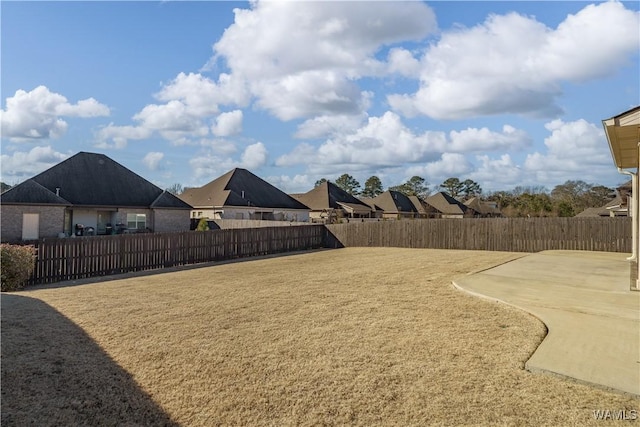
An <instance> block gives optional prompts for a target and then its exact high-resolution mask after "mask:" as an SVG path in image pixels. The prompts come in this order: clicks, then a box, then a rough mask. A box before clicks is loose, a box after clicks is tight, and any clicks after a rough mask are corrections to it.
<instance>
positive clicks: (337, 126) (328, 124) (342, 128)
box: [294, 114, 366, 139]
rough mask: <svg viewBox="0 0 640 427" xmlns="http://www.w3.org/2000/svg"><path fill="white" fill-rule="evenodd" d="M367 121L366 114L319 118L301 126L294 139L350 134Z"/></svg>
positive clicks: (307, 121)
mask: <svg viewBox="0 0 640 427" xmlns="http://www.w3.org/2000/svg"><path fill="white" fill-rule="evenodd" d="M365 119H366V114H358V115H324V116H317V117H314V118H313V119H309V120H306V121H305V122H303V123H302V124H300V125H299V126H298V130H297V131H296V133H295V134H294V137H295V138H300V139H315V138H322V137H327V136H330V135H338V134H341V133H350V132H353V131H354V130H356V129H358V127H360V125H361V124H362V122H363V120H365Z"/></svg>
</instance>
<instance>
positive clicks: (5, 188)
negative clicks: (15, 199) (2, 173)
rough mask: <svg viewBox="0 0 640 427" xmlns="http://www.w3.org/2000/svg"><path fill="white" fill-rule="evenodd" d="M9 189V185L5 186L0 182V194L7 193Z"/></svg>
mask: <svg viewBox="0 0 640 427" xmlns="http://www.w3.org/2000/svg"><path fill="white" fill-rule="evenodd" d="M10 188H11V186H10V185H9V184H5V183H4V182H0V193H4V192H5V191H7V190H8V189H10Z"/></svg>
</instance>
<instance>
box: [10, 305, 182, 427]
mask: <svg viewBox="0 0 640 427" xmlns="http://www.w3.org/2000/svg"><path fill="white" fill-rule="evenodd" d="M1 302H2V306H1V309H2V323H1V328H2V368H1V370H2V411H1V424H2V425H3V426H14V425H15V426H18V425H39V426H46V425H117V424H121V423H122V421H123V420H127V424H128V425H171V426H173V425H178V424H177V423H175V422H173V421H172V420H171V419H170V417H169V416H168V415H167V414H166V413H165V412H164V411H163V410H162V408H160V407H159V406H158V405H157V404H156V403H155V402H154V401H153V400H152V398H151V397H150V396H149V395H148V394H147V393H146V392H144V391H143V390H142V389H140V387H139V386H138V385H137V384H136V382H135V381H134V379H133V378H132V377H131V376H130V375H129V373H127V372H126V371H125V370H124V369H122V368H121V367H120V366H118V365H117V364H116V363H115V362H114V360H113V359H111V357H110V356H109V355H108V354H107V353H105V352H104V351H103V350H102V349H101V348H100V347H99V346H98V345H97V344H96V343H95V342H94V341H93V340H92V339H91V337H90V336H88V335H87V334H86V333H85V332H84V331H83V330H82V329H81V328H80V327H78V326H77V325H75V324H74V323H73V322H71V321H70V320H69V319H67V318H66V317H65V316H64V315H62V314H61V313H59V312H58V311H57V310H55V309H54V308H52V307H51V306H49V305H47V304H45V303H44V302H42V301H40V300H37V299H33V298H27V297H23V296H17V295H7V294H3V295H2V298H1Z"/></svg>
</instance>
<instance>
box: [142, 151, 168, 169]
mask: <svg viewBox="0 0 640 427" xmlns="http://www.w3.org/2000/svg"><path fill="white" fill-rule="evenodd" d="M163 158H164V153H160V152H157V151H151V152H149V153H147V154H146V155H145V156H144V157H143V158H142V163H144V165H145V166H146V167H147V168H149V170H152V171H155V170H157V169H158V166H160V162H161V161H162V159H163Z"/></svg>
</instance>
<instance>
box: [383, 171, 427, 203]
mask: <svg viewBox="0 0 640 427" xmlns="http://www.w3.org/2000/svg"><path fill="white" fill-rule="evenodd" d="M389 190H392V191H399V192H400V193H402V194H404V195H405V196H418V197H420V198H421V199H425V198H427V197H428V196H429V194H430V190H429V183H428V182H427V181H426V180H425V179H424V178H422V177H419V176H417V175H414V176H412V177H411V178H409V180H407V182H405V183H403V184H400V185H396V186H394V187H389Z"/></svg>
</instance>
